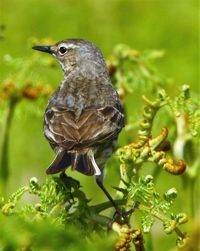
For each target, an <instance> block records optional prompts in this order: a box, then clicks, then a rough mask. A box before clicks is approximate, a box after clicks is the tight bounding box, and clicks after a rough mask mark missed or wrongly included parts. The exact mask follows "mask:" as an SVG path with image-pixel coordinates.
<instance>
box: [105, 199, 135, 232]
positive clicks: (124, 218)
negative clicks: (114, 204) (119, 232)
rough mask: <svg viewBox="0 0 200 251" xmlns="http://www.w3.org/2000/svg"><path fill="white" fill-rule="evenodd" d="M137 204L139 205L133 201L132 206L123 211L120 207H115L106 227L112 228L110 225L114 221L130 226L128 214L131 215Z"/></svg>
mask: <svg viewBox="0 0 200 251" xmlns="http://www.w3.org/2000/svg"><path fill="white" fill-rule="evenodd" d="M138 206H139V202H138V201H135V202H134V204H133V207H132V208H131V209H130V210H128V211H124V210H123V209H121V208H117V210H116V211H115V213H114V215H113V218H112V220H111V221H110V222H109V224H108V229H111V228H112V225H113V223H114V222H117V223H120V224H127V225H128V226H129V227H130V216H131V215H132V213H134V212H135V210H136V209H137V208H138Z"/></svg>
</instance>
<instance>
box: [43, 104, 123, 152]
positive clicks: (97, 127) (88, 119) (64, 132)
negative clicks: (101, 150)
mask: <svg viewBox="0 0 200 251" xmlns="http://www.w3.org/2000/svg"><path fill="white" fill-rule="evenodd" d="M123 126H124V115H123V114H122V113H121V112H120V111H119V110H118V109H116V108H115V107H113V106H106V107H104V108H99V109H88V110H85V111H84V112H82V114H81V115H80V116H79V117H78V118H77V117H76V116H75V113H74V112H72V111H67V110H65V109H63V108H57V107H56V108H55V107H52V108H50V109H47V111H46V113H45V120H44V133H45V136H46V137H47V138H48V140H49V141H50V142H51V144H52V145H54V146H56V145H58V146H62V147H64V148H65V149H67V150H70V149H73V148H76V147H78V148H79V147H83V146H92V145H95V144H98V143H101V142H104V141H105V140H108V139H111V138H113V137H115V136H116V135H117V134H118V133H119V131H120V130H121V128H122V127H123Z"/></svg>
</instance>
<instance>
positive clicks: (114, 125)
mask: <svg viewBox="0 0 200 251" xmlns="http://www.w3.org/2000/svg"><path fill="white" fill-rule="evenodd" d="M32 48H33V49H34V50H39V51H42V52H46V53H49V54H51V55H53V56H54V57H55V58H56V60H57V61H58V62H59V63H60V65H61V68H62V70H63V73H64V78H63V80H62V81H61V83H60V84H59V85H58V87H57V88H56V90H55V92H54V93H53V94H52V96H51V97H50V99H49V101H48V105H47V108H46V110H45V113H44V127H43V129H44V136H45V137H46V139H47V140H48V142H49V144H50V146H51V147H52V149H53V150H54V152H55V153H56V157H55V159H54V160H53V162H52V163H51V164H50V166H49V167H48V169H47V171H46V173H47V174H55V173H64V172H65V171H66V169H67V168H68V167H70V166H71V168H72V169H73V170H76V171H78V172H80V173H82V174H84V175H87V176H95V178H96V183H97V185H98V186H99V187H100V188H101V189H102V190H103V192H104V193H105V195H106V196H107V198H108V199H109V200H110V202H111V203H112V205H113V206H114V207H115V209H116V212H118V213H119V214H121V209H120V208H119V206H118V205H117V203H116V202H115V201H114V199H113V198H112V196H111V195H110V194H109V192H108V191H107V189H106V188H105V186H104V184H103V180H104V170H105V166H106V162H107V160H108V159H109V158H110V157H111V155H112V153H113V151H114V150H115V148H116V144H117V139H118V135H119V133H120V131H121V130H122V128H123V127H124V124H125V122H124V121H125V118H124V117H125V116H124V112H123V107H122V104H121V102H120V98H119V95H118V93H117V91H116V90H115V89H114V87H113V86H112V83H111V80H110V77H109V72H108V69H107V65H106V62H105V59H104V57H103V55H102V53H101V51H100V49H98V48H97V47H96V46H95V45H94V44H93V43H91V42H89V41H87V40H84V39H64V40H62V41H59V42H57V43H56V44H53V45H48V46H46V45H42V46H33V47H32Z"/></svg>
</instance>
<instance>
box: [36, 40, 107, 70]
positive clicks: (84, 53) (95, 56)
mask: <svg viewBox="0 0 200 251" xmlns="http://www.w3.org/2000/svg"><path fill="white" fill-rule="evenodd" d="M33 49H34V50H39V51H42V52H47V53H49V54H52V55H53V56H54V57H55V58H56V59H57V60H58V62H59V63H60V64H61V66H62V69H63V71H64V73H65V74H69V72H71V71H73V70H74V69H76V68H78V69H79V70H80V68H81V69H83V70H84V69H85V70H86V71H88V70H92V69H93V70H94V68H96V67H97V66H98V67H100V66H101V67H102V66H103V67H105V61H104V59H103V56H102V54H101V52H100V50H99V49H98V48H97V47H96V46H95V45H94V44H92V43H90V42H89V41H86V40H83V39H65V40H62V41H60V42H58V43H56V44H54V45H50V46H33ZM101 67H100V68H101Z"/></svg>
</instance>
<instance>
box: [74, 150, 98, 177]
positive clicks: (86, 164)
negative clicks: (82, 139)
mask: <svg viewBox="0 0 200 251" xmlns="http://www.w3.org/2000/svg"><path fill="white" fill-rule="evenodd" d="M71 158H72V162H71V165H72V168H73V169H75V170H77V171H79V172H81V173H83V174H85V175H88V176H92V175H100V174H101V171H100V169H99V167H98V166H97V164H96V161H95V159H94V153H93V151H92V150H87V151H82V152H74V153H72V155H71Z"/></svg>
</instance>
